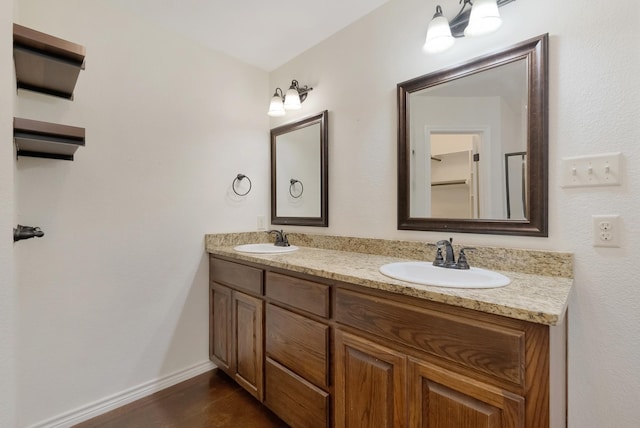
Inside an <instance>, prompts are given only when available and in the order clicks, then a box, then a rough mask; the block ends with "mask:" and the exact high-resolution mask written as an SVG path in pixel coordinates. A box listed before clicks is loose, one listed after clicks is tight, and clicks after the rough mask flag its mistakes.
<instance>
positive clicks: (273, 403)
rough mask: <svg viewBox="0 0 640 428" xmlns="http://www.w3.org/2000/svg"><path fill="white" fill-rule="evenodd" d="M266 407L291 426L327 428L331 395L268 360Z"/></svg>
mask: <svg viewBox="0 0 640 428" xmlns="http://www.w3.org/2000/svg"><path fill="white" fill-rule="evenodd" d="M265 369H266V394H265V404H266V405H267V406H268V407H269V408H270V409H271V410H273V412H274V413H275V414H277V415H278V416H279V417H280V418H281V419H282V420H284V421H285V422H286V423H287V424H289V425H291V426H292V427H309V428H315V427H318V428H320V427H324V428H326V427H328V426H329V421H330V419H329V394H328V393H326V392H325V391H323V390H321V389H319V388H317V387H315V386H313V385H311V384H310V383H309V382H307V381H305V380H304V379H302V378H301V377H300V376H298V375H296V374H295V373H293V372H291V371H290V370H287V368H286V367H283V366H281V365H280V364H278V363H277V362H276V361H273V360H272V359H270V358H267V359H266V367H265Z"/></svg>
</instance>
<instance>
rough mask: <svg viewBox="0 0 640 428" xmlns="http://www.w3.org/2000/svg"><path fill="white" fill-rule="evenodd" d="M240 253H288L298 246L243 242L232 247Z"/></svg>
mask: <svg viewBox="0 0 640 428" xmlns="http://www.w3.org/2000/svg"><path fill="white" fill-rule="evenodd" d="M233 249H234V250H236V251H239V252H241V253H258V254H279V253H290V252H292V251H296V250H297V249H298V247H296V246H295V245H290V246H288V247H279V246H276V245H274V244H264V243H261V244H244V245H238V246H237V247H234V248H233Z"/></svg>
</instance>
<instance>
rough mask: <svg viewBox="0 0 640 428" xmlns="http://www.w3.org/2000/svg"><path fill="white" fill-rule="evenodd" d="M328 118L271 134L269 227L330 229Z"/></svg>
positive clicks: (304, 121)
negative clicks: (297, 226)
mask: <svg viewBox="0 0 640 428" xmlns="http://www.w3.org/2000/svg"><path fill="white" fill-rule="evenodd" d="M328 135H329V114H328V112H327V111H326V110H325V111H323V112H322V113H319V114H317V115H315V116H311V117H307V118H305V119H302V120H299V121H297V122H293V123H289V124H286V125H282V126H279V127H277V128H273V129H272V130H271V223H272V224H288V225H300V226H321V227H327V226H329V196H328V195H329V190H328V165H327V160H328V150H329V137H328Z"/></svg>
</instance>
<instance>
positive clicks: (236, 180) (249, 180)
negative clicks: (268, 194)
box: [231, 174, 251, 196]
mask: <svg viewBox="0 0 640 428" xmlns="http://www.w3.org/2000/svg"><path fill="white" fill-rule="evenodd" d="M245 178H246V179H247V181H248V182H249V189H248V190H247V191H246V192H244V193H238V191H237V190H236V183H238V182H240V181H242V180H244V179H245ZM231 188H232V189H233V193H235V194H236V195H238V196H246V195H248V194H249V192H250V191H251V179H250V178H249V177H247V176H246V175H244V174H238V175H237V176H236V178H234V179H233V183H231Z"/></svg>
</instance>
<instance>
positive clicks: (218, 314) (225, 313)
mask: <svg viewBox="0 0 640 428" xmlns="http://www.w3.org/2000/svg"><path fill="white" fill-rule="evenodd" d="M231 294H232V291H231V289H230V288H227V287H224V286H222V285H219V284H216V283H212V285H211V287H210V289H209V308H210V309H209V358H210V359H211V361H213V362H214V363H216V365H217V366H218V367H219V368H220V369H221V370H222V371H223V372H225V373H227V374H228V375H229V376H233V371H234V370H235V369H234V368H233V366H234V365H233V343H232V337H233V335H232V331H231V327H232V316H231Z"/></svg>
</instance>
